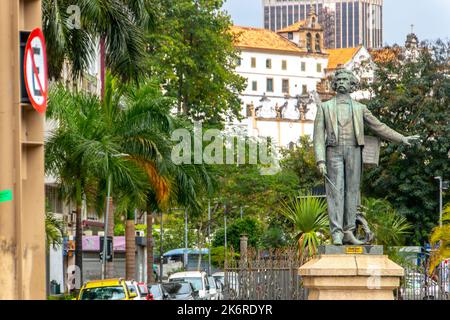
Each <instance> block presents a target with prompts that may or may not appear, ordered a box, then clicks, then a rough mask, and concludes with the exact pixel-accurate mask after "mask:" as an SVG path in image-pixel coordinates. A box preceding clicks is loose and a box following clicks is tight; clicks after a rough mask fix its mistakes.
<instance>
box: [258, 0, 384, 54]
mask: <svg viewBox="0 0 450 320" xmlns="http://www.w3.org/2000/svg"><path fill="white" fill-rule="evenodd" d="M262 3H263V6H264V28H265V29H269V30H272V31H277V30H280V29H282V28H285V27H287V26H289V25H291V24H293V23H296V22H297V21H300V20H305V19H306V17H307V16H308V13H309V12H310V10H311V5H313V6H314V9H315V12H316V14H317V15H318V16H319V23H320V24H321V25H322V27H323V28H324V45H325V47H327V48H337V49H338V48H350V47H357V46H358V45H360V44H363V45H364V46H365V47H367V48H381V47H382V46H383V0H262Z"/></svg>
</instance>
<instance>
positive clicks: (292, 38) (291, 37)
mask: <svg viewBox="0 0 450 320" xmlns="http://www.w3.org/2000/svg"><path fill="white" fill-rule="evenodd" d="M288 39H289V40H294V33H293V32H288Z"/></svg>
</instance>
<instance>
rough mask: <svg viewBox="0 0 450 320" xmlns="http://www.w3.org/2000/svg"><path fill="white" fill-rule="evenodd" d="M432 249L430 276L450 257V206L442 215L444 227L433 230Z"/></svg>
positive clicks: (431, 236) (431, 237) (448, 205)
mask: <svg viewBox="0 0 450 320" xmlns="http://www.w3.org/2000/svg"><path fill="white" fill-rule="evenodd" d="M430 244H431V248H432V252H431V259H430V268H429V274H430V275H431V274H433V272H434V270H435V269H436V267H437V266H438V265H439V263H441V261H442V260H443V259H446V258H449V257H450V204H447V206H446V207H445V209H444V211H443V215H442V226H437V227H435V228H434V229H433V231H432V232H431V235H430Z"/></svg>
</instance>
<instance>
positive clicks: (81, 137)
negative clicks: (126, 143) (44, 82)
mask: <svg viewBox="0 0 450 320" xmlns="http://www.w3.org/2000/svg"><path fill="white" fill-rule="evenodd" d="M104 110H105V108H104V106H103V105H102V104H101V103H100V101H99V99H98V97H96V96H93V95H90V94H83V93H72V92H69V91H67V90H65V89H64V88H63V87H62V86H58V87H56V88H55V89H52V91H51V94H50V99H49V105H48V113H47V116H48V118H49V119H53V120H55V122H56V124H57V127H56V129H54V130H53V131H52V132H51V133H50V134H49V137H48V139H47V141H46V154H45V157H46V171H47V173H48V174H50V175H53V176H55V177H57V179H58V180H59V181H58V182H59V184H60V185H61V188H62V190H63V194H64V195H65V198H66V200H67V201H72V202H73V203H74V204H75V206H76V232H75V239H76V240H75V241H76V244H75V264H76V265H77V266H78V267H79V268H80V272H82V251H81V247H82V230H81V206H82V200H83V198H86V199H88V200H90V202H91V203H92V202H94V200H93V199H95V197H96V196H97V195H98V191H99V190H100V188H99V187H97V186H99V185H101V183H102V181H105V180H106V179H108V177H109V176H111V177H112V181H113V186H114V189H115V190H127V192H129V193H130V194H135V195H139V194H140V195H141V199H143V197H144V196H143V193H140V192H141V190H145V189H146V186H145V180H143V176H144V173H143V172H142V170H141V169H140V167H139V166H137V165H136V164H135V162H134V161H131V159H129V158H128V157H115V155H117V154H121V153H122V152H123V150H122V147H121V144H120V143H119V142H118V141H117V139H116V138H115V137H114V136H111V134H110V133H111V131H110V127H109V126H108V125H106V122H107V120H106V119H105V117H104V112H103V111H104ZM103 185H104V184H103Z"/></svg>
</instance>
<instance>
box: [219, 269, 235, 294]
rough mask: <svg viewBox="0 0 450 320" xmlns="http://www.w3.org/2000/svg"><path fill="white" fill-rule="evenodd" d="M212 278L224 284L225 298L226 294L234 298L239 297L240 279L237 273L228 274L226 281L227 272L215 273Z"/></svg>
mask: <svg viewBox="0 0 450 320" xmlns="http://www.w3.org/2000/svg"><path fill="white" fill-rule="evenodd" d="M212 276H213V278H214V279H216V280H219V281H220V282H221V283H222V292H223V296H224V295H225V293H227V294H229V295H232V296H237V295H238V294H239V279H238V274H237V273H236V272H228V273H227V279H225V272H220V271H219V272H215V273H213V274H212Z"/></svg>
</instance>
